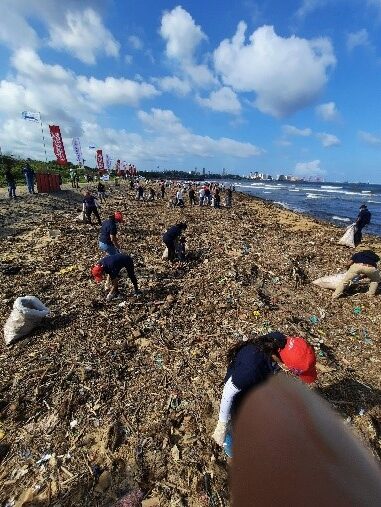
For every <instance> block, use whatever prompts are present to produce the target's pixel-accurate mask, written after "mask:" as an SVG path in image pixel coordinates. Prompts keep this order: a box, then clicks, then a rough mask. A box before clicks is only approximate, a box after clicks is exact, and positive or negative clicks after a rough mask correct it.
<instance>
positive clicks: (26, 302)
mask: <svg viewBox="0 0 381 507" xmlns="http://www.w3.org/2000/svg"><path fill="white" fill-rule="evenodd" d="M48 315H49V308H47V307H46V306H45V305H44V304H43V303H41V301H40V300H39V299H38V298H36V297H35V296H23V297H20V298H17V299H16V301H15V302H14V303H13V310H12V312H11V314H10V316H9V317H8V320H7V322H6V323H5V325H4V340H5V343H6V344H7V345H10V344H11V343H13V342H14V341H16V340H18V339H20V338H22V337H23V336H25V335H27V334H28V333H30V332H31V331H32V329H34V328H35V327H36V326H38V324H39V323H40V322H41V321H42V320H43V319H44V318H45V317H47V316H48Z"/></svg>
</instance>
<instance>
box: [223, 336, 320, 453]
mask: <svg viewBox="0 0 381 507" xmlns="http://www.w3.org/2000/svg"><path fill="white" fill-rule="evenodd" d="M228 362H229V366H228V370H227V373H226V376H225V385H224V389H223V393H222V399H221V404H220V412H219V417H218V423H217V426H216V429H215V430H214V433H213V439H214V440H215V441H216V443H217V444H218V445H220V446H221V447H224V450H225V453H226V454H227V455H228V456H229V457H231V456H232V424H234V418H235V416H236V414H237V411H238V408H239V407H240V405H241V402H242V400H243V398H244V397H245V395H246V394H247V392H248V391H249V390H251V389H252V388H253V387H255V386H257V385H259V384H261V383H262V382H264V381H265V380H266V379H267V378H268V377H270V376H271V375H272V374H274V373H276V372H277V371H279V369H280V368H279V366H278V364H277V362H280V363H283V364H284V365H285V367H286V369H288V370H289V371H291V372H292V373H294V374H295V375H297V376H298V377H299V378H300V379H301V380H302V381H303V382H306V383H308V384H310V383H312V382H314V381H315V380H316V378H317V372H316V368H315V364H316V356H315V351H314V349H313V347H312V346H311V345H309V344H308V343H307V342H306V341H305V340H304V339H303V338H301V337H299V336H297V337H295V336H291V337H286V336H285V335H284V334H282V333H280V332H278V331H274V332H271V333H268V334H266V335H263V336H257V337H254V338H251V339H249V340H247V341H244V342H240V343H238V344H237V345H235V346H233V347H232V348H231V349H230V351H229V352H228Z"/></svg>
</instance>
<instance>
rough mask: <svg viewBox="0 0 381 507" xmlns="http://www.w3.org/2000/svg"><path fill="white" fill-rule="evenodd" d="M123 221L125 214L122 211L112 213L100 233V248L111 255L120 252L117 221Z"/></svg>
mask: <svg viewBox="0 0 381 507" xmlns="http://www.w3.org/2000/svg"><path fill="white" fill-rule="evenodd" d="M120 222H123V215H122V213H121V212H120V211H116V212H115V213H114V214H113V215H110V217H109V218H108V220H105V221H104V222H103V223H102V226H101V232H100V234H99V248H100V249H101V250H103V251H104V252H106V253H107V254H109V255H115V254H117V253H119V249H120V247H119V243H118V240H117V237H116V235H117V232H118V228H117V225H116V224H117V223H120Z"/></svg>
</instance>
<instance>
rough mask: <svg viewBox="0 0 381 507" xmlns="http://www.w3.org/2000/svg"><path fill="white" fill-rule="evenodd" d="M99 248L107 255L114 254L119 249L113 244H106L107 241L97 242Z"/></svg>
mask: <svg viewBox="0 0 381 507" xmlns="http://www.w3.org/2000/svg"><path fill="white" fill-rule="evenodd" d="M99 248H100V249H101V250H103V251H104V252H106V253H108V254H109V255H115V254H117V253H119V250H118V249H117V248H116V247H115V246H114V245H107V243H102V241H100V242H99Z"/></svg>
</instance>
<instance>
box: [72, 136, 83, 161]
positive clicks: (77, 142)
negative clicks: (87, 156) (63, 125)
mask: <svg viewBox="0 0 381 507" xmlns="http://www.w3.org/2000/svg"><path fill="white" fill-rule="evenodd" d="M72 143H73V150H74V153H75V156H76V157H77V161H78V164H79V165H80V166H82V165H83V156H82V148H81V141H80V140H79V137H73V141H72Z"/></svg>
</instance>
